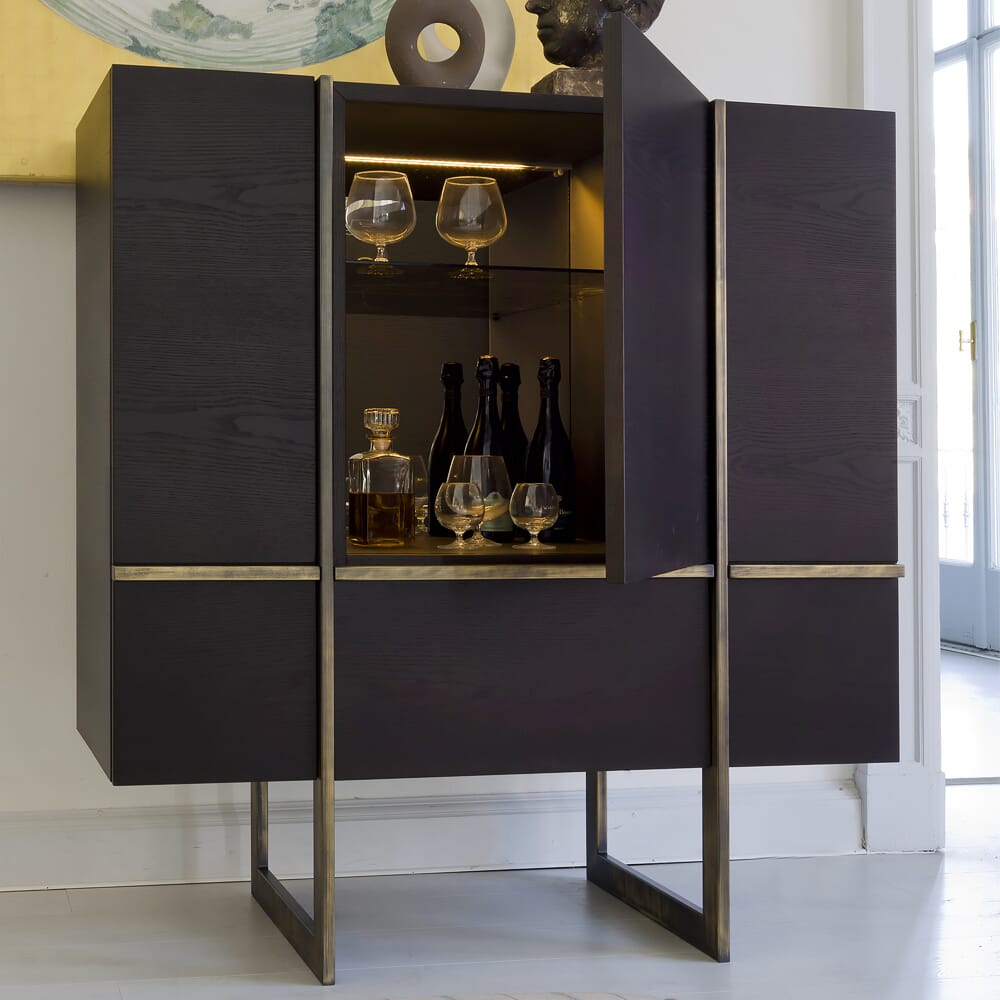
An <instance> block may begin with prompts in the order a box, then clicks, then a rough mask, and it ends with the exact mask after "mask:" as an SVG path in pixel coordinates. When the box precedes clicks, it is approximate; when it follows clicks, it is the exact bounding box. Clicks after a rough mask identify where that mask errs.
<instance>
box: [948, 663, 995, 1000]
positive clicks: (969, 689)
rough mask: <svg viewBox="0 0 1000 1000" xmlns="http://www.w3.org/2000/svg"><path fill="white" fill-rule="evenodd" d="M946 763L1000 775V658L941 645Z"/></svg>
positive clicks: (954, 770) (963, 771)
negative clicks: (963, 651) (946, 647)
mask: <svg viewBox="0 0 1000 1000" xmlns="http://www.w3.org/2000/svg"><path fill="white" fill-rule="evenodd" d="M941 765H942V769H943V770H944V774H945V777H946V778H1000V658H998V657H995V656H978V655H974V654H970V653H959V652H955V651H954V650H950V649H942V650H941ZM998 1000H1000V996H998Z"/></svg>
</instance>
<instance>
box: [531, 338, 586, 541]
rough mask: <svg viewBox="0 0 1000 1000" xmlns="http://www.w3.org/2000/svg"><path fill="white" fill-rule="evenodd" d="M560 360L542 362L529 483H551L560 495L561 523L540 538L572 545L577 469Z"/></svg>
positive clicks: (539, 363)
mask: <svg viewBox="0 0 1000 1000" xmlns="http://www.w3.org/2000/svg"><path fill="white" fill-rule="evenodd" d="M561 377H562V372H561V370H560V366H559V359H558V358H542V359H541V360H540V361H539V362H538V385H539V387H540V390H541V403H540V405H539V409H538V425H537V426H536V427H535V433H534V434H533V435H532V438H531V444H530V445H529V446H528V457H527V460H526V462H525V482H529V483H551V484H552V486H553V487H554V488H555V491H556V493H558V494H559V520H558V521H556V523H555V526H554V527H552V528H549V529H548V530H547V531H543V532H542V533H541V534H540V535H539V536H538V537H539V539H540V540H541V541H543V542H572V541H574V540H575V539H576V468H575V466H574V464H573V451H572V449H571V448H570V444H569V435H568V434H567V433H566V428H565V427H563V422H562V418H561V417H560V416H559V380H560V378H561Z"/></svg>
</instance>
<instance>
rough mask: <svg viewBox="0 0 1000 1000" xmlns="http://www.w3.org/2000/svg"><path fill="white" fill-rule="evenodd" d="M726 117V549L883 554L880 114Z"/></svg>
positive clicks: (891, 543) (781, 556) (883, 557)
mask: <svg viewBox="0 0 1000 1000" xmlns="http://www.w3.org/2000/svg"><path fill="white" fill-rule="evenodd" d="M726 118H727V129H726V131H727V176H728V184H727V212H728V225H727V231H726V239H727V245H728V252H727V271H728V303H729V309H728V345H729V346H728V350H729V511H730V529H729V537H730V558H731V559H732V561H733V562H751V563H753V562H806V563H809V562H856V563H880V562H895V561H896V276H895V233H896V230H895V187H894V177H895V162H896V161H895V148H894V128H893V118H892V116H891V115H889V114H885V113H882V112H874V111H839V110H828V109H822V108H785V107H765V106H760V105H743V104H727V108H726Z"/></svg>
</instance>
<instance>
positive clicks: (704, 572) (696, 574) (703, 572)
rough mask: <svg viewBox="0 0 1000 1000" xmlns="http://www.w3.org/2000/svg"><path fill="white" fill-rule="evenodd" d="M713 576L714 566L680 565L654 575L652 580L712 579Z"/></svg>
mask: <svg viewBox="0 0 1000 1000" xmlns="http://www.w3.org/2000/svg"><path fill="white" fill-rule="evenodd" d="M714 578H715V567H714V566H712V565H710V564H709V565H705V566H682V567H681V568H680V569H675V570H671V572H669V573H659V574H658V575H656V576H654V577H653V579H654V580H713V579H714Z"/></svg>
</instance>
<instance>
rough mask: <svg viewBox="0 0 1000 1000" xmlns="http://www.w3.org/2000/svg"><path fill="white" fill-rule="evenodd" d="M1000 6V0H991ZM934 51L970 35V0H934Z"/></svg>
mask: <svg viewBox="0 0 1000 1000" xmlns="http://www.w3.org/2000/svg"><path fill="white" fill-rule="evenodd" d="M990 2H991V3H992V4H993V5H994V6H995V7H1000V0H990ZM933 25H934V51H935V52H938V51H940V50H941V49H946V48H948V46H949V45H954V44H955V43H956V42H964V41H965V39H966V38H968V37H969V4H968V0H934V14H933Z"/></svg>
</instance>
